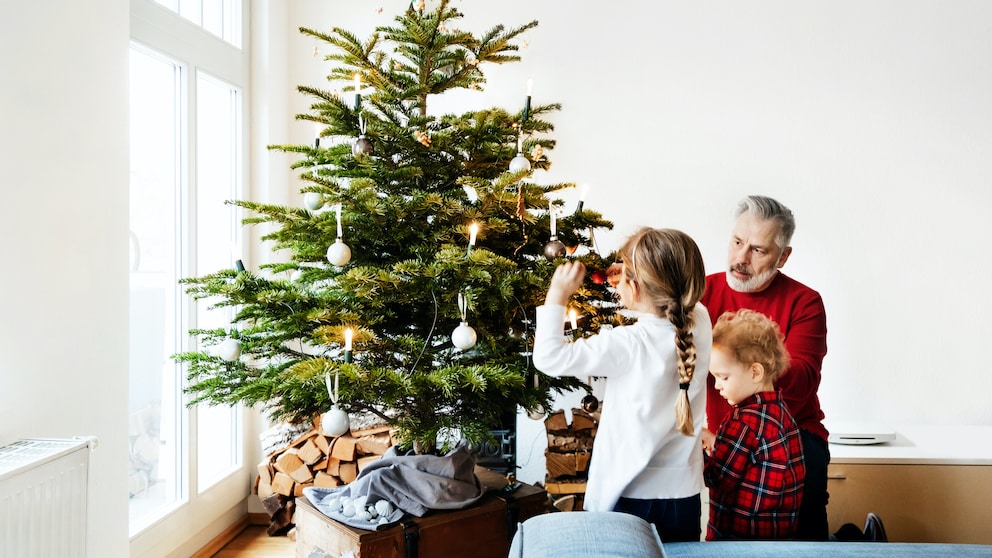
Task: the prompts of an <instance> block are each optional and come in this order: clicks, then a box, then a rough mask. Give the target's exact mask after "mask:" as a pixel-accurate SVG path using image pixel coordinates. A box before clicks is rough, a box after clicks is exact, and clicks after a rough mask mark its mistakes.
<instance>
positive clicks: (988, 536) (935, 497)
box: [827, 442, 992, 544]
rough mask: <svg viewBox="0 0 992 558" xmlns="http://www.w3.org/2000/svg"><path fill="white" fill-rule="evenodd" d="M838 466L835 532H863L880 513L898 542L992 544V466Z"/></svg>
mask: <svg viewBox="0 0 992 558" xmlns="http://www.w3.org/2000/svg"><path fill="white" fill-rule="evenodd" d="M982 443H984V442H982ZM837 461H838V460H836V459H835V460H834V462H832V463H831V464H830V468H829V470H828V471H829V472H828V478H829V480H828V484H827V487H828V490H829V492H830V501H829V504H828V506H827V514H828V516H829V520H830V531H831V532H834V531H836V530H837V529H838V528H839V527H840V526H841V525H843V524H844V523H853V524H855V525H857V526H858V527H863V526H864V523H865V516H866V514H867V513H868V512H874V513H875V514H877V515H878V516H879V517H880V518H881V519H882V522H883V523H884V525H885V531H886V533H887V535H888V538H889V540H890V541H893V542H946V543H980V544H992V530H990V529H989V520H990V518H992V466H990V465H958V464H909V463H845V462H843V461H841V462H837Z"/></svg>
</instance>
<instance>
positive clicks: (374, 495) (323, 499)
mask: <svg viewBox="0 0 992 558" xmlns="http://www.w3.org/2000/svg"><path fill="white" fill-rule="evenodd" d="M390 449H391V450H392V449H393V448H390ZM485 490H486V489H485V486H484V485H483V484H482V482H480V481H479V479H478V477H476V476H475V456H474V455H472V453H471V452H469V451H468V450H467V449H466V448H465V447H464V446H459V447H458V448H456V449H454V450H452V451H451V452H449V453H448V454H447V455H444V456H436V455H395V453H393V452H387V453H386V455H384V456H383V457H382V459H380V460H379V461H376V462H374V463H371V464H369V465H368V466H367V467H365V469H363V470H362V472H361V473H360V474H359V475H358V478H357V479H355V480H354V482H352V483H351V484H348V485H346V486H340V487H337V488H317V487H308V488H304V489H303V495H304V496H306V498H307V500H309V501H310V502H311V503H312V504H313V505H314V506H315V507H316V508H317V509H318V510H320V511H321V513H323V514H324V515H326V516H328V517H330V518H331V519H334V520H335V521H338V522H339V523H344V524H345V525H348V526H351V527H356V528H358V529H369V530H377V529H384V528H386V527H389V526H391V525H393V524H394V523H396V522H398V521H400V520H401V519H403V516H404V514H410V515H413V516H416V517H423V516H424V514H426V513H427V512H428V511H430V510H452V509H461V508H464V507H466V506H468V505H471V504H473V503H475V502H476V501H478V500H479V499H480V498H482V496H483V495H484V494H485ZM382 501H385V502H388V503H389V505H386V504H384V503H383V502H382ZM377 504H378V505H377ZM348 506H351V509H350V510H349V509H347V508H348Z"/></svg>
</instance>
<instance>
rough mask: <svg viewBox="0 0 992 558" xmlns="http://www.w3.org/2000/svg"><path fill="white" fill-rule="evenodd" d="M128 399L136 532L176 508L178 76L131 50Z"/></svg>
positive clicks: (179, 412) (167, 64) (167, 65)
mask: <svg viewBox="0 0 992 558" xmlns="http://www.w3.org/2000/svg"><path fill="white" fill-rule="evenodd" d="M130 80H131V91H130V97H131V100H130V119H131V120H130V126H131V146H130V150H131V153H130V155H131V186H130V226H131V231H130V244H131V262H130V263H131V272H130V293H131V294H130V340H129V344H130V363H129V369H130V391H129V398H130V403H129V410H130V422H129V428H128V430H129V432H128V435H129V441H130V450H131V451H130V467H129V471H128V480H129V482H128V485H129V489H130V490H129V492H130V497H131V499H130V514H131V525H132V529H137V528H138V526H140V525H143V524H145V523H146V522H148V521H150V520H153V519H155V518H157V517H158V516H160V515H161V514H162V513H163V510H164V509H165V508H168V507H171V506H172V505H174V504H175V503H176V502H177V501H178V500H179V498H180V494H181V490H180V489H181V482H180V478H181V476H180V472H181V467H180V466H179V463H180V461H179V458H180V453H181V452H180V449H181V447H182V444H181V443H180V442H181V440H182V437H181V435H180V425H181V421H182V418H183V409H182V402H181V401H180V400H179V397H178V395H177V394H178V393H179V390H180V384H181V376H180V373H179V367H178V366H177V365H176V364H175V363H174V362H173V361H172V359H171V358H170V356H171V355H172V354H174V353H175V352H177V350H178V348H179V347H178V344H177V341H178V339H179V337H178V332H179V330H180V327H181V325H182V324H179V323H177V319H178V318H177V314H178V312H177V309H178V295H179V289H178V286H177V280H178V279H179V273H180V272H179V269H178V263H177V261H178V254H179V233H178V227H177V223H178V222H179V218H178V216H179V208H178V206H177V203H176V200H177V195H176V193H177V192H178V191H180V187H181V176H182V174H181V172H180V169H181V168H182V167H181V160H180V148H179V144H180V130H181V127H180V126H179V122H180V121H181V118H180V117H181V114H180V113H181V101H180V99H181V96H180V91H181V83H182V71H181V68H180V66H179V65H178V64H175V63H173V62H172V61H168V60H164V59H162V58H158V57H155V56H152V55H151V54H149V53H146V52H144V51H142V50H138V49H136V48H132V49H131V54H130Z"/></svg>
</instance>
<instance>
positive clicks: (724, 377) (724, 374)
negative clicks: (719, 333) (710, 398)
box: [710, 345, 761, 405]
mask: <svg viewBox="0 0 992 558" xmlns="http://www.w3.org/2000/svg"><path fill="white" fill-rule="evenodd" d="M753 366H755V365H751V366H748V365H746V364H744V363H743V362H741V361H739V360H737V356H736V355H734V352H733V351H731V350H729V349H727V348H725V347H722V346H720V345H713V350H712V352H711V353H710V374H713V378H714V379H716V389H717V390H718V391H719V392H720V395H721V396H723V398H724V399H726V400H727V403H730V404H731V405H736V404H738V403H740V402H741V401H744V400H745V399H747V398H748V397H751V396H752V395H754V394H755V393H757V392H758V391H760V389H759V388H760V387H761V382H760V381H759V378H758V377H756V376H760V375H756V374H755V372H754V369H753ZM759 366H760V365H759Z"/></svg>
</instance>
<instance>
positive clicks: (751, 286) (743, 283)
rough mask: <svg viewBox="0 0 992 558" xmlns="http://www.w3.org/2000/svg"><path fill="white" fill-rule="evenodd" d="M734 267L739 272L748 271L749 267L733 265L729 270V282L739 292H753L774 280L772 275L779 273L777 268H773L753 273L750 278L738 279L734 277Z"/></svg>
mask: <svg viewBox="0 0 992 558" xmlns="http://www.w3.org/2000/svg"><path fill="white" fill-rule="evenodd" d="M734 269H736V270H737V271H738V272H742V273H747V267H745V266H731V267H730V269H728V270H727V284H728V285H730V288H731V289H734V290H735V291H737V292H739V293H753V292H755V291H756V290H758V289H760V288H763V287H765V286H766V285H767V283H768V282H769V281H771V280H772V277H774V276H775V274H776V273H778V270H777V269H775V268H772V269H769V270H768V271H765V272H763V273H759V274H757V275H752V276H751V278H749V279H738V278H737V277H734V273H733V272H734Z"/></svg>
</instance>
